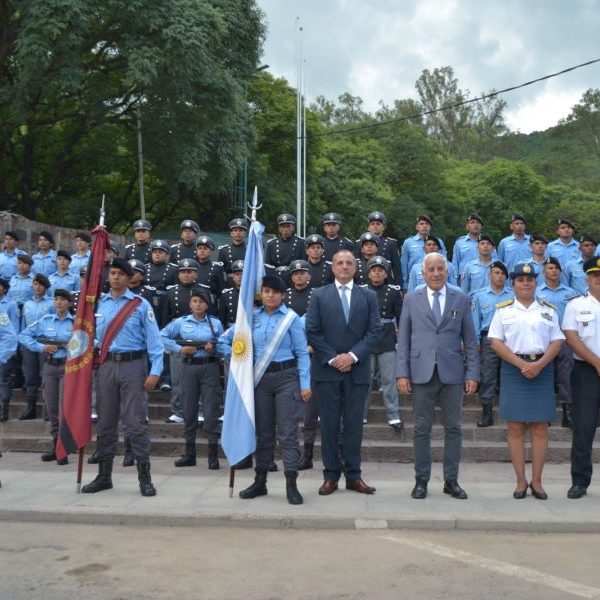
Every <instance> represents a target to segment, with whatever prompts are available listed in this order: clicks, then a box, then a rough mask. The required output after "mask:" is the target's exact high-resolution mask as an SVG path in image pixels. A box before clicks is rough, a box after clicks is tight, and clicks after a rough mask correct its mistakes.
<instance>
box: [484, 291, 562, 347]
mask: <svg viewBox="0 0 600 600" xmlns="http://www.w3.org/2000/svg"><path fill="white" fill-rule="evenodd" d="M488 338H494V339H497V340H501V341H502V342H504V343H505V344H506V345H507V346H508V348H509V349H510V350H512V351H513V352H514V353H515V354H543V353H544V352H546V350H547V349H548V346H549V345H550V342H553V341H554V340H564V339H565V336H564V335H563V333H562V331H561V330H560V325H559V322H558V312H557V311H556V310H554V309H553V308H551V307H550V306H548V305H546V304H543V303H541V302H540V301H538V300H534V301H533V303H532V304H531V306H530V307H529V308H525V306H523V305H522V304H521V303H520V302H519V301H518V300H516V299H515V301H514V302H513V303H512V304H510V305H509V306H503V307H502V308H498V309H497V310H496V313H495V314H494V317H493V318H492V322H491V324H490V329H489V332H488Z"/></svg>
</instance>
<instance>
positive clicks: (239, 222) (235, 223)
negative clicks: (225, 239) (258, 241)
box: [229, 218, 248, 231]
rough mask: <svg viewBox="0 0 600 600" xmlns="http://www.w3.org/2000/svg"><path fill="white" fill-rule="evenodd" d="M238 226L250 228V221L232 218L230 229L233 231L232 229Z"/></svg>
mask: <svg viewBox="0 0 600 600" xmlns="http://www.w3.org/2000/svg"><path fill="white" fill-rule="evenodd" d="M236 227H240V228H241V229H246V230H247V229H248V223H247V222H246V219H240V218H237V219H231V221H229V231H231V230H232V229H235V228H236Z"/></svg>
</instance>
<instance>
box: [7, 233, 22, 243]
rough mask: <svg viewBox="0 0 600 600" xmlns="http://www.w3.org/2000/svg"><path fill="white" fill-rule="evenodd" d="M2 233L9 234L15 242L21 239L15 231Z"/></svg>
mask: <svg viewBox="0 0 600 600" xmlns="http://www.w3.org/2000/svg"><path fill="white" fill-rule="evenodd" d="M4 235H8V236H10V237H11V238H12V239H13V240H15V242H20V241H21V238H20V237H19V234H18V233H17V232H16V231H5V232H4Z"/></svg>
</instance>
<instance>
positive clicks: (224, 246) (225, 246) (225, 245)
mask: <svg viewBox="0 0 600 600" xmlns="http://www.w3.org/2000/svg"><path fill="white" fill-rule="evenodd" d="M227 246H229V244H223V245H222V246H219V247H218V248H217V250H221V248H227Z"/></svg>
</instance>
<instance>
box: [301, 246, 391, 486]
mask: <svg viewBox="0 0 600 600" xmlns="http://www.w3.org/2000/svg"><path fill="white" fill-rule="evenodd" d="M332 270H333V274H334V276H335V281H334V282H333V283H330V284H328V285H326V286H323V287H320V288H317V289H315V290H314V291H313V294H312V296H311V300H310V303H309V305H308V312H307V313H306V336H307V338H308V343H309V345H310V346H311V347H312V348H313V351H314V357H313V360H312V361H311V375H312V379H313V381H314V382H315V383H316V386H317V398H318V403H319V415H320V418H321V454H322V457H323V466H324V467H325V468H324V469H323V478H324V482H323V485H322V486H321V487H320V488H319V494H320V495H321V496H328V495H330V494H332V493H333V492H335V491H336V490H337V489H338V480H339V478H340V475H341V473H342V469H343V471H344V475H345V476H346V489H347V490H353V491H355V492H359V493H361V494H373V493H374V492H375V488H374V487H371V486H370V485H367V484H366V483H365V482H364V481H363V480H362V478H361V470H360V464H361V460H360V447H361V443H362V433H363V422H362V419H363V411H364V406H365V400H366V397H367V392H368V389H369V380H370V377H371V353H372V352H374V351H375V350H376V349H377V344H378V341H379V340H378V338H379V336H380V334H381V320H380V318H379V304H378V302H377V296H376V295H375V292H373V291H372V290H369V289H366V288H362V287H360V286H358V285H355V284H354V282H353V279H352V278H353V277H354V274H355V272H356V259H355V258H354V256H353V254H352V252H350V251H349V250H338V251H337V252H336V253H335V254H334V255H333V266H332ZM340 422H342V423H343V429H344V430H343V434H342V435H343V442H342V460H343V464H342V463H341V462H340V448H339V433H340Z"/></svg>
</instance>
